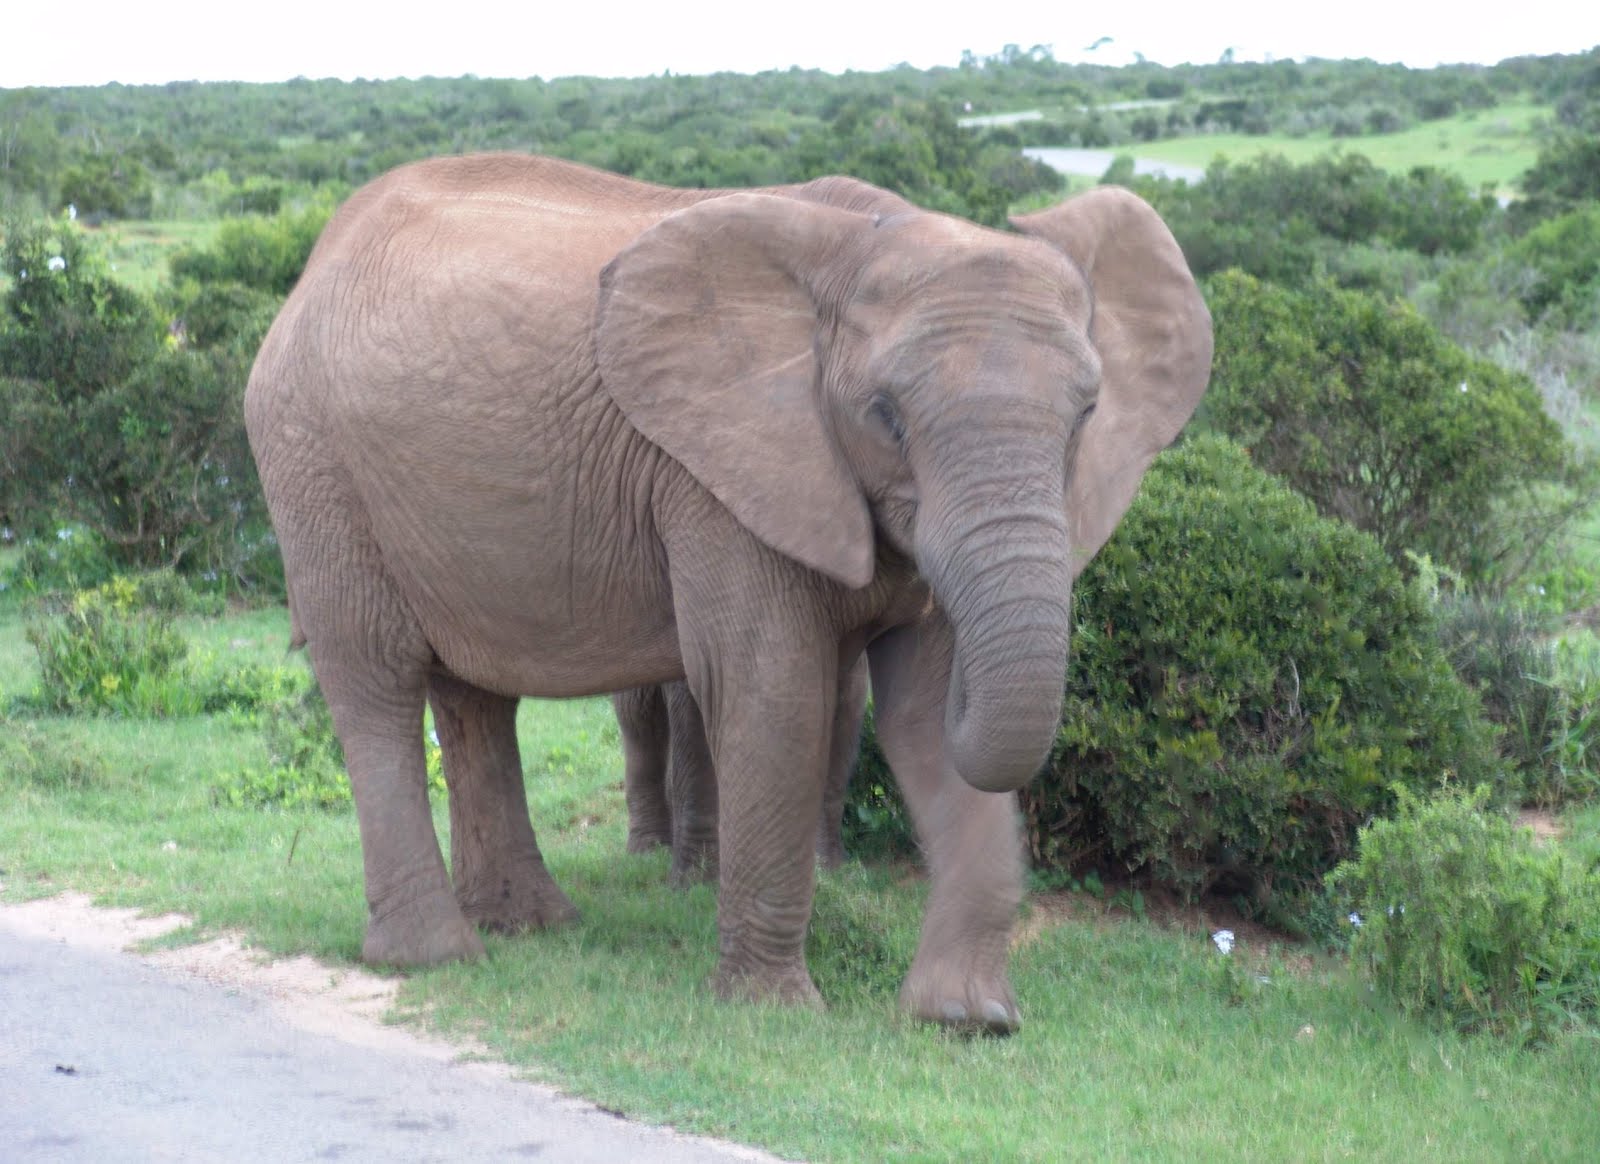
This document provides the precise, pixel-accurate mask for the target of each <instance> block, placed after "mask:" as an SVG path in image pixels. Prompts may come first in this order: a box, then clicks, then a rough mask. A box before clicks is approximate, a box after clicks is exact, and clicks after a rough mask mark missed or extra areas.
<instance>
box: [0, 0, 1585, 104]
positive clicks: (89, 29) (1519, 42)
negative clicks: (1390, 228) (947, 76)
mask: <svg viewBox="0 0 1600 1164" xmlns="http://www.w3.org/2000/svg"><path fill="white" fill-rule="evenodd" d="M6 7H7V9H8V11H7V13H6V15H5V17H4V18H3V19H0V88H15V87H19V86H23V85H101V84H105V83H107V82H110V81H121V82H123V83H124V84H159V83H163V82H166V81H175V80H205V81H214V80H243V81H284V80H288V79H289V78H291V77H296V76H306V77H341V78H345V79H351V78H355V77H369V78H377V77H420V76H436V77H450V76H460V75H463V74H467V73H472V74H475V75H477V76H480V77H529V76H540V77H545V78H550V77H560V76H570V75H574V74H589V75H598V76H646V75H650V74H656V73H660V72H662V71H663V70H671V71H672V72H674V73H706V72H714V71H717V70H731V71H734V72H741V73H749V72H757V71H760V70H764V69H774V68H778V69H782V68H788V67H789V66H791V65H799V66H801V67H803V68H819V69H825V70H828V71H829V72H840V71H843V70H845V69H862V70H874V69H882V68H887V67H889V66H891V65H894V64H897V63H899V62H901V61H906V62H909V63H910V64H912V65H915V66H917V67H918V68H928V67H931V66H934V65H954V64H956V63H957V62H958V61H959V60H960V59H961V53H962V50H963V49H971V50H972V51H973V52H975V53H977V54H979V55H980V56H982V55H987V54H990V53H994V52H998V51H999V50H1000V49H1001V47H1002V46H1004V45H1006V44H1008V43H1011V44H1017V45H1020V46H1022V47H1023V48H1025V49H1026V48H1029V47H1031V46H1033V45H1036V44H1047V45H1051V46H1053V48H1054V51H1055V55H1056V57H1057V59H1059V60H1072V61H1078V60H1105V61H1106V62H1107V63H1111V64H1123V63H1126V62H1128V61H1130V60H1132V59H1133V54H1134V53H1136V52H1137V53H1142V54H1143V55H1144V56H1145V57H1147V58H1148V59H1150V60H1152V61H1157V62H1159V63H1161V64H1165V65H1172V64H1179V63H1181V62H1184V61H1194V62H1202V63H1204V62H1212V61H1215V60H1216V59H1217V58H1218V57H1219V56H1220V55H1221V54H1222V53H1223V52H1224V51H1225V50H1227V49H1229V48H1232V49H1233V50H1234V54H1235V57H1236V58H1237V59H1241V60H1244V59H1251V60H1259V59H1262V58H1264V57H1273V58H1282V57H1296V58H1301V57H1306V56H1319V57H1372V58H1374V59H1376V60H1380V61H1402V62H1404V63H1405V64H1408V65H1412V66H1415V67H1419V68H1423V67H1428V66H1432V65H1436V64H1439V63H1447V62H1456V61H1478V62H1483V63H1492V62H1494V61H1498V60H1501V59H1503V58H1505V57H1510V56H1521V55H1524V54H1529V53H1539V54H1543V53H1573V52H1582V51H1585V50H1587V49H1589V48H1591V47H1593V46H1594V45H1596V44H1600V2H1596V0H1512V2H1510V3H1507V2H1504V0H1502V2H1500V3H1497V4H1494V5H1488V4H1483V5H1467V4H1432V3H1429V4H1422V3H1419V2H1418V0H1340V2H1337V3H1333V4H1299V3H1294V2H1293V0H1144V2H1143V3H1133V4H1129V3H1119V4H1105V5H1098V6H1097V5H1092V4H1073V3H1066V2H1063V0H923V2H922V3H920V4H916V5H912V4H895V3H888V2H885V0H877V2H872V0H802V2H796V0H777V2H763V0H677V2H675V3H673V2H668V0H654V2H652V3H642V4H641V3H637V2H635V0H616V2H613V3H584V2H583V0H561V2H560V3H558V4H551V3H548V2H541V0H521V2H520V3H505V2H497V0H444V2H443V3H438V4H433V5H429V6H428V7H426V8H424V7H423V6H420V5H418V6H412V5H407V4H405V3H403V0H390V2H389V3H385V4H382V5H377V4H370V3H345V2H341V0H257V2H247V3H243V4H232V5H230V4H219V3H217V0H204V2H201V0H161V2H157V3H141V2H140V0H63V2H61V3H53V4H46V3H43V2H42V0H18V2H17V3H14V4H8V5H7V6H6ZM1097 8H1099V9H1103V13H1102V14H1100V15H1095V12H1096V9H1097ZM430 12H431V13H433V14H432V15H430ZM1484 13H1495V14H1497V15H1495V16H1494V17H1493V18H1492V19H1485V18H1484V17H1483V15H1482V14H1484ZM1102 37H1110V38H1111V41H1110V43H1108V44H1102V45H1101V47H1100V48H1098V49H1095V50H1094V51H1092V52H1091V51H1086V50H1087V46H1089V45H1091V44H1093V43H1095V42H1096V41H1098V40H1100V39H1101V38H1102Z"/></svg>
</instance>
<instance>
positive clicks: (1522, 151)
mask: <svg viewBox="0 0 1600 1164" xmlns="http://www.w3.org/2000/svg"><path fill="white" fill-rule="evenodd" d="M1550 116H1551V110H1550V109H1549V107H1548V106H1543V105H1532V104H1515V105H1500V106H1497V107H1495V108H1494V109H1485V110H1479V111H1473V112H1468V113H1460V114H1457V115H1456V116H1454V117H1449V118H1444V119H1442V120H1439V121H1429V122H1425V123H1424V124H1422V125H1418V126H1415V127H1413V128H1411V129H1406V130H1402V131H1401V132H1399V133H1386V134H1378V135H1374V136H1371V137H1342V138H1335V137H1332V136H1330V135H1329V134H1327V133H1321V134H1309V135H1307V136H1305V137H1286V136H1281V135H1279V136H1263V137H1254V136H1250V135H1247V134H1202V135H1198V136H1195V137H1180V138H1172V139H1169V140H1166V141H1153V142H1148V143H1144V144H1141V145H1139V146H1138V147H1137V148H1136V149H1129V150H1124V151H1119V152H1134V153H1137V154H1138V155H1139V156H1140V157H1147V158H1155V159H1157V160H1160V161H1164V162H1176V163H1181V164H1183V165H1190V166H1206V165H1209V164H1210V162H1211V161H1212V159H1213V158H1216V157H1219V156H1221V157H1226V158H1229V159H1231V160H1233V161H1243V160H1245V159H1247V158H1252V157H1255V156H1256V155H1258V154H1264V153H1278V154H1282V155H1284V156H1285V157H1286V158H1288V159H1289V160H1290V161H1292V162H1308V161H1311V160H1312V159H1313V158H1317V157H1320V156H1322V155H1323V154H1326V153H1329V152H1331V151H1333V150H1344V151H1345V152H1347V153H1359V154H1365V155H1366V156H1367V157H1368V158H1370V159H1372V161H1373V163H1374V164H1376V165H1377V166H1379V167H1380V168H1382V169H1385V170H1394V171H1399V172H1403V171H1406V170H1409V169H1410V168H1411V167H1413V166H1422V165H1429V166H1438V167H1439V168H1440V169H1443V170H1447V171H1449V172H1451V173H1454V174H1458V175H1460V177H1461V178H1462V179H1463V180H1464V181H1466V182H1467V184H1468V185H1470V186H1472V187H1474V188H1476V187H1478V186H1481V185H1485V184H1487V185H1491V186H1494V187H1495V188H1496V189H1497V190H1498V191H1499V192H1500V193H1502V194H1510V193H1512V192H1513V190H1514V188H1515V186H1516V183H1517V180H1518V178H1520V177H1521V175H1522V173H1523V171H1525V170H1526V169H1527V168H1528V167H1529V166H1531V165H1533V162H1534V159H1535V157H1537V155H1538V152H1539V145H1538V138H1537V136H1536V134H1535V125H1536V123H1537V122H1538V121H1539V120H1540V119H1541V118H1545V119H1547V118H1549V117H1550Z"/></svg>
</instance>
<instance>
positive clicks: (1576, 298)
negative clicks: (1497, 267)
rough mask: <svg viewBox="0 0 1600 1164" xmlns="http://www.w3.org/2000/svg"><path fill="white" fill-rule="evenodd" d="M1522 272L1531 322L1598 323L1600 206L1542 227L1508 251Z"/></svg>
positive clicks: (1591, 205) (1571, 325)
mask: <svg viewBox="0 0 1600 1164" xmlns="http://www.w3.org/2000/svg"><path fill="white" fill-rule="evenodd" d="M1507 258H1508V259H1509V261H1511V262H1512V263H1515V264H1519V265H1521V266H1523V267H1525V268H1526V271H1527V278H1526V281H1525V282H1524V283H1523V284H1522V286H1521V287H1520V288H1518V290H1519V298H1520V299H1521V300H1522V305H1523V307H1524V308H1525V309H1526V311H1527V313H1528V318H1529V319H1530V320H1534V321H1548V322H1550V323H1552V324H1554V325H1555V326H1558V327H1566V328H1580V327H1586V326H1594V325H1596V324H1600V203H1589V204H1587V205H1585V206H1584V207H1582V208H1581V209H1578V210H1574V211H1572V212H1571V213H1569V214H1563V215H1560V216H1558V217H1556V218H1551V219H1548V220H1547V221H1545V222H1541V223H1540V224H1539V225H1538V226H1536V227H1534V228H1533V229H1532V230H1530V231H1529V232H1528V233H1527V234H1526V235H1524V236H1523V237H1522V238H1520V239H1518V240H1517V241H1516V242H1515V243H1514V244H1512V246H1511V247H1510V248H1509V250H1508V253H1507Z"/></svg>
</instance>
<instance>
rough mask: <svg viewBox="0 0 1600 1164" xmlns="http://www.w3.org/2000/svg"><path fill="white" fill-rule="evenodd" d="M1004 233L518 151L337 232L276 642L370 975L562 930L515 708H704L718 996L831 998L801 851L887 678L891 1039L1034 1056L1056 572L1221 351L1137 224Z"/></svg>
mask: <svg viewBox="0 0 1600 1164" xmlns="http://www.w3.org/2000/svg"><path fill="white" fill-rule="evenodd" d="M1014 225H1015V226H1016V228H1017V230H1016V231H1015V232H1006V231H998V230H993V229H990V228H986V227H980V226H977V225H975V224H973V223H970V222H967V221H965V220H963V219H960V218H956V217H953V216H948V215H943V214H938V213H933V212H930V211H925V210H922V209H919V208H917V207H915V206H913V205H912V204H910V203H908V202H906V201H904V200H903V199H901V198H899V197H898V196H896V195H894V194H891V193H889V192H887V191H883V190H879V189H877V188H875V187H872V186H870V185H868V184H866V183H863V182H860V181H857V180H855V179H852V178H844V177H832V178H820V179H816V180H814V181H812V182H808V183H804V184H798V185H793V186H779V187H768V188H764V189H756V190H687V189H670V188H665V187H659V186H654V185H650V184H647V183H642V182H638V181H634V180H632V179H629V178H625V177H621V176H618V175H614V174H607V173H604V172H602V171H598V170H593V169H589V168H587V167H583V166H579V165H576V164H573V163H569V162H565V161H561V160H557V159H551V158H541V157H534V156H525V155H513V154H484V155H471V156H464V157H451V158H436V159H430V160H425V161H420V162H415V163H411V164H408V165H405V166H401V167H399V168H398V169H395V170H392V171H390V172H389V173H387V174H385V175H383V176H381V177H379V178H378V179H376V180H374V181H373V182H371V183H369V184H368V185H366V186H364V187H362V188H361V189H359V190H357V191H356V192H355V193H354V194H353V195H352V196H351V197H350V198H349V199H348V200H347V201H346V202H345V203H344V204H343V206H341V208H340V209H339V210H338V212H337V213H336V214H335V215H334V216H333V218H332V219H331V221H330V222H329V224H328V226H327V227H326V229H325V230H324V232H323V234H322V236H321V237H320V238H319V239H318V241H317V243H316V245H315V247H314V248H313V251H312V254H311V257H310V259H309V261H308V263H307V265H306V268H305V271H304V273H303V274H302V276H301V277H300V280H299V281H298V283H297V284H296V285H295V287H294V289H293V290H292V292H291V293H290V295H289V297H288V298H287V300H286V301H285V303H284V306H283V308H282V310H281V311H280V313H279V315H278V316H277V318H276V319H275V320H274V322H273V324H272V326H271V328H270V329H269V331H268V334H267V336H266V338H265V340H264V341H263V343H262V347H261V349H260V352H259V353H258V355H257V358H256V361H255V364H254V366H253V368H252V370H251V374H250V378H249V383H248V385H247V388H246V393H245V418H246V429H247V432H248V435H249V439H250V445H251V449H252V452H253V454H254V456H255V458H256V462H257V466H258V468H259V471H260V477H261V482H262V486H263V489H264V492H265V495H266V499H267V505H268V510H269V513H270V516H271V518H272V522H273V525H274V528H275V531H276V535H277V539H278V543H279V548H280V551H281V554H282V557H283V564H284V571H285V577H286V580H287V585H288V605H289V613H290V635H291V645H295V646H304V647H305V648H306V649H307V650H308V651H309V654H310V658H311V664H312V667H313V670H314V671H315V674H316V676H317V679H318V682H319V684H320V685H321V688H322V691H323V693H324V694H325V696H326V697H327V701H328V704H329V707H330V709H331V711H332V713H333V720H334V726H335V729H336V731H337V734H338V736H339V739H340V741H341V743H342V744H343V747H344V755H345V761H346V768H347V771H348V775H349V779H350V783H351V789H352V792H353V795H354V799H355V805H356V815H357V820H358V825H359V830H360V838H361V850H362V864H363V874H364V881H365V888H366V898H367V905H368V916H367V923H366V933H365V937H364V938H363V942H362V957H363V959H364V960H366V961H368V962H370V963H377V964H385V965H399V966H408V965H426V964H431V963H437V962H441V961H446V960H452V959H472V958H478V957H481V956H483V954H484V946H483V941H482V938H481V937H480V936H479V932H478V928H477V927H479V926H481V927H484V928H486V929H491V930H502V931H518V930H524V929H530V928H536V927H540V926H546V925H553V924H556V923H560V922H564V921H567V920H569V919H571V918H573V917H574V916H575V910H574V908H573V905H572V903H571V901H570V900H569V899H568V898H567V896H566V895H565V893H563V892H562V890H561V888H560V887H559V886H558V885H557V884H556V882H555V880H554V879H553V878H552V876H551V875H550V873H549V870H548V869H547V868H546V866H545V862H544V860H543V857H542V855H541V854H540V851H539V847H538V843H537V841H536V839H535V836H534V832H533V828H532V824H531V822H530V821H529V814H528V808H527V799H526V794H525V791H524V789H523V786H522V774H521V768H520V763H519V761H518V757H517V749H516V738H515V732H514V726H515V724H514V719H515V713H516V704H517V701H518V700H519V699H520V698H522V697H545V698H565V697H575V696H586V695H599V694H604V693H609V692H613V691H619V690H624V689H626V688H630V687H637V686H646V685H650V684H657V683H665V682H671V681H674V680H680V679H681V680H684V681H685V682H686V684H687V686H688V689H689V691H690V692H691V693H692V694H693V697H694V701H695V703H696V704H697V706H698V707H699V708H700V710H701V713H702V715H703V720H704V731H705V738H706V743H707V746H708V748H709V751H710V755H711V757H712V760H713V763H714V768H715V771H716V773H717V801H718V803H717V834H718V838H719V850H720V860H719V867H718V876H717V933H718V943H717V961H716V969H715V971H714V972H713V977H712V979H711V986H712V989H713V992H714V993H715V994H716V995H717V996H718V997H719V998H723V999H730V1000H738V999H746V1000H758V1001H772V1002H784V1003H793V1004H800V1005H813V1006H818V1005H821V1002H822V1000H821V998H820V996H819V995H818V993H817V990H816V987H815V985H814V984H813V982H812V980H811V976H810V973H809V971H808V969H807V966H806V962H805V954H804V945H805V934H806V928H807V924H808V922H809V919H810V914H811V906H812V895H813V891H814V887H815V878H816V872H815V870H816V862H815V861H814V859H813V851H812V850H813V845H812V838H813V835H814V833H815V829H816V822H817V820H818V816H819V813H820V811H821V805H822V799H823V788H824V784H825V782H826V771H827V767H828V762H829V761H828V753H829V750H830V742H831V730H830V729H831V725H832V724H833V722H834V720H835V711H836V702H837V696H838V692H839V690H840V687H841V684H842V682H843V681H844V680H845V678H846V676H847V675H848V672H849V671H850V669H851V668H852V667H853V666H854V665H855V664H856V661H857V659H858V658H860V657H861V656H862V655H863V653H864V654H865V656H866V658H867V663H868V667H869V670H870V675H871V685H872V691H873V700H874V707H875V719H876V725H877V733H878V740H879V743H880V745H881V746H882V748H883V751H884V754H885V758H886V760H887V761H888V763H889V765H890V767H891V770H892V771H893V772H894V774H895V779H896V781H897V782H898V783H899V785H900V786H901V789H902V792H903V795H904V798H905V800H906V802H907V806H908V808H909V811H910V815H911V817H912V822H913V825H914V827H915V829H916V831H917V834H918V838H919V843H920V844H921V846H922V850H923V855H924V859H925V863H926V866H927V870H928V877H929V890H928V894H927V901H926V906H925V910H924V918H923V925H922V932H921V936H920V938H919V943H918V947H917V950H916V953H915V954H914V956H913V959H912V962H911V965H910V967H909V969H908V970H907V972H906V976H905V978H904V980H903V982H902V986H901V989H900V995H899V1003H900V1006H901V1008H902V1009H903V1010H904V1011H906V1012H907V1013H909V1014H911V1015H913V1016H915V1017H917V1018H920V1019H923V1020H927V1021H931V1022H934V1023H939V1024H944V1025H946V1026H950V1027H955V1028H960V1029H975V1030H986V1031H994V1032H1007V1031H1010V1030H1014V1029H1016V1028H1017V1026H1018V1025H1019V1023H1020V1021H1021V1019H1020V1012H1019V1010H1018V1006H1017V1001H1016V997H1015V993H1014V990H1013V988H1012V985H1011V982H1010V978H1009V972H1008V965H1007V961H1008V956H1007V952H1008V946H1009V941H1010V935H1011V931H1012V928H1013V926H1014V923H1015V919H1016V915H1017V911H1018V908H1019V906H1020V902H1021V898H1022V893H1023V884H1024V877H1023V871H1024V870H1023V846H1022V838H1021V829H1020V817H1019V814H1018V810H1017V804H1016V797H1015V796H1013V795H1007V794H1008V793H1013V792H1015V791H1016V790H1017V789H1018V788H1020V787H1021V786H1022V785H1024V784H1025V783H1026V782H1027V781H1028V780H1029V779H1030V778H1031V777H1032V776H1033V775H1034V774H1035V773H1036V772H1037V770H1038V769H1039V767H1040V764H1041V762H1042V760H1043V758H1044V757H1045V755H1046V754H1047V752H1048V749H1049V747H1050V745H1051V742H1052V740H1053V738H1054V734H1055V730H1056V725H1057V721H1058V719H1059V715H1060V704H1061V698H1062V692H1063V687H1064V683H1065V671H1066V662H1067V652H1068V645H1069V644H1068V639H1069V629H1070V625H1071V589H1072V580H1073V578H1074V576H1075V574H1076V572H1077V571H1078V570H1079V569H1081V568H1082V565H1083V563H1084V562H1086V561H1088V560H1089V558H1090V557H1092V555H1093V554H1094V553H1095V552H1096V551H1097V550H1098V548H1099V547H1100V545H1101V544H1102V543H1103V542H1104V541H1105V540H1106V538H1107V537H1109V536H1110V534H1111V532H1112V530H1113V529H1114V527H1115V526H1116V524H1117V522H1118V521H1119V520H1120V519H1121V515H1122V513H1123V512H1124V510H1125V509H1126V508H1127V506H1128V504H1129V503H1130V501H1131V500H1132V497H1133V495H1134V493H1135V491H1136V490H1137V488H1138V483H1139V480H1140V478H1141V477H1142V475H1143V473H1144V470H1145V469H1146V467H1147V466H1148V465H1149V463H1150V461H1151V460H1152V459H1153V458H1154V457H1155V455H1156V454H1157V453H1158V452H1159V451H1160V450H1161V449H1162V448H1164V447H1165V446H1166V445H1168V444H1169V443H1170V442H1171V441H1172V440H1173V439H1175V438H1176V436H1177V434H1178V432H1179V431H1180V429H1181V428H1182V427H1183V425H1184V424H1185V423H1186V422H1187V420H1188V418H1189V416H1190V414H1191V413H1192V412H1193V410H1194V408H1195V405H1196V404H1197V402H1198V400H1199V398H1200V396H1201V394H1202V393H1203V391H1204V389H1205V385H1206V382H1207V380H1208V378H1209V375H1210V363H1211V351H1212V335H1211V321H1210V315H1209V313H1208V312H1207V310H1206V307H1205V303H1204V301H1203V300H1202V298H1201V296H1200V293H1199V290H1198V288H1197V286H1196V284H1195V281H1194V279H1193V277H1192V275H1191V274H1190V272H1189V269H1188V266H1187V264H1186V263H1185V262H1184V258H1183V255H1182V253H1181V251H1180V250H1179V248H1178V246H1177V244H1176V242H1175V241H1174V239H1173V238H1172V235H1171V233H1170V232H1169V231H1168V230H1167V228H1166V226H1165V225H1164V224H1163V223H1162V222H1161V220H1160V217H1159V216H1158V215H1157V214H1156V213H1155V211H1154V210H1153V209H1152V208H1151V207H1150V206H1149V205H1148V204H1146V203H1145V202H1144V201H1142V200H1141V199H1139V198H1138V197H1137V196H1135V195H1133V194H1132V193H1130V192H1127V191H1124V190H1120V189H1115V188H1110V187H1102V188H1100V189H1097V190H1094V191H1091V192H1089V193H1087V194H1083V195H1080V196H1079V197H1076V198H1073V199H1071V200H1068V201H1066V202H1065V203H1063V204H1061V205H1059V206H1057V207H1055V208H1053V209H1051V210H1048V211H1044V212H1041V213H1039V214H1034V215H1025V216H1019V217H1017V218H1016V219H1015V220H1014ZM425 701H426V702H428V703H430V704H431V705H432V707H433V711H434V716H435V723H436V726H437V729H438V733H439V738H440V744H441V747H442V748H443V753H444V763H445V771H446V779H447V781H448V782H449V783H450V784H451V785H452V792H451V798H450V824H451V866H450V868H449V869H448V870H447V869H446V867H445V864H444V859H443V856H442V854H441V850H440V847H439V842H438V837H437V836H436V835H435V833H434V829H433V823H432V819H431V816H430V814H429V810H428V801H427V794H426V773H425V765H424V753H423V742H422V733H421V722H422V711H423V706H424V703H425Z"/></svg>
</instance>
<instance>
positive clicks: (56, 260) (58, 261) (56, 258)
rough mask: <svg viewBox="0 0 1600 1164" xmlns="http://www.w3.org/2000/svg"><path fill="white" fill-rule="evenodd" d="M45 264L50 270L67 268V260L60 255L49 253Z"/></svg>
mask: <svg viewBox="0 0 1600 1164" xmlns="http://www.w3.org/2000/svg"><path fill="white" fill-rule="evenodd" d="M45 266H47V267H49V268H50V269H51V270H52V271H65V270H66V269H67V260H66V259H63V258H62V257H61V256H60V255H51V256H50V261H49V262H48V263H46V264H45Z"/></svg>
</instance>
